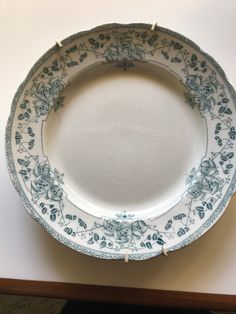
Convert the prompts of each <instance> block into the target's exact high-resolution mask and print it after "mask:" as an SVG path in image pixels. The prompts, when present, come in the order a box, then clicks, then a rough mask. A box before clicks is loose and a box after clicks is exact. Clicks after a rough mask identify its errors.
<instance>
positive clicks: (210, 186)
mask: <svg viewBox="0 0 236 314" xmlns="http://www.w3.org/2000/svg"><path fill="white" fill-rule="evenodd" d="M202 185H203V189H204V190H205V191H206V192H210V193H211V194H215V193H216V192H218V191H219V189H220V183H219V181H218V179H217V178H216V177H212V176H206V177H205V178H204V179H203V180H202Z"/></svg>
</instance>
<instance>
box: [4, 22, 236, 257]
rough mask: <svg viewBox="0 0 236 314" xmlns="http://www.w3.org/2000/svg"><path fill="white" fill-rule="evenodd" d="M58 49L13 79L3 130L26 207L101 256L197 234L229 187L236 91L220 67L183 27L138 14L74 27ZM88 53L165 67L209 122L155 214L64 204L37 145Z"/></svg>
mask: <svg viewBox="0 0 236 314" xmlns="http://www.w3.org/2000/svg"><path fill="white" fill-rule="evenodd" d="M57 52H58V47H56V46H55V47H53V48H52V49H51V50H49V51H48V52H47V53H46V54H45V55H44V56H43V57H42V58H41V59H40V60H39V61H38V62H37V63H36V65H35V66H34V67H33V69H32V70H31V72H30V73H29V75H28V77H27V78H26V80H25V82H24V83H23V84H22V85H21V86H20V88H19V89H18V91H17V93H16V96H15V98H14V101H13V104H12V110H11V115H10V118H9V121H8V125H7V130H6V153H7V159H8V168H9V172H10V175H11V178H12V181H13V184H14V186H15V187H16V189H17V191H18V192H19V193H20V195H21V197H22V200H23V203H24V205H25V207H26V208H27V210H28V211H29V213H30V214H31V216H32V217H33V218H34V219H36V220H37V221H38V222H39V223H41V224H42V225H43V226H44V227H45V228H46V230H47V231H48V232H49V233H50V234H52V235H53V236H54V237H55V238H56V239H58V240H59V241H61V242H62V243H64V244H66V245H68V246H69V247H71V248H73V249H75V250H78V251H80V252H82V253H86V254H89V255H93V256H96V257H101V258H115V259H120V258H123V257H124V254H125V253H126V252H128V254H129V258H130V259H136V260H142V259H147V258H150V257H153V256H156V255H159V254H160V253H161V252H162V247H163V246H165V247H166V248H167V249H168V250H175V249H178V248H181V247H183V246H185V245H186V244H188V243H191V242H192V241H193V240H195V239H197V238H198V237H199V236H200V235H201V234H202V233H204V232H205V231H206V230H207V229H209V227H210V226H212V225H213V223H214V222H215V220H217V219H218V218H219V217H220V215H221V214H222V212H223V210H224V209H225V206H226V204H227V202H228V201H229V199H230V197H231V195H232V193H233V191H234V188H235V153H234V151H235V147H234V145H235V138H236V130H235V103H236V97H235V92H234V90H233V88H232V87H231V85H230V84H229V82H228V81H227V79H226V78H225V75H224V73H223V71H222V69H221V68H220V67H219V65H218V64H217V63H216V62H215V61H214V60H213V59H212V58H211V57H209V56H208V55H206V54H205V53H203V52H202V51H201V50H200V49H199V48H198V47H197V46H196V45H195V44H194V43H193V42H191V41H189V40H188V39H186V38H185V37H183V36H181V35H179V34H177V33H174V32H172V31H169V30H167V29H164V28H159V29H158V31H156V32H152V31H151V30H150V26H149V25H144V24H131V25H117V24H115V25H104V26H102V27H99V28H97V29H94V30H92V31H88V32H82V33H78V34H76V35H73V36H71V37H69V38H68V39H66V40H65V41H64V42H63V48H62V49H61V50H60V56H59V54H58V53H57ZM91 60H93V62H94V63H98V62H99V63H103V64H114V66H115V67H118V68H122V69H123V70H125V71H126V70H129V68H131V67H134V66H136V64H138V63H140V62H141V63H147V62H149V63H153V64H156V63H157V64H158V65H162V66H163V67H168V68H171V69H172V71H173V72H174V73H176V76H177V77H179V79H180V80H181V81H182V82H184V84H185V86H186V90H187V92H186V93H185V99H186V102H187V103H188V104H189V105H190V106H191V107H192V108H193V107H195V106H197V108H198V110H199V113H200V115H201V116H202V118H203V119H204V120H205V122H206V126H207V135H208V143H207V147H206V154H205V155H204V156H203V157H202V160H201V161H200V162H199V166H198V168H195V167H193V169H192V170H191V171H190V173H189V176H188V177H187V179H186V191H185V193H184V194H183V195H182V200H181V205H180V206H179V205H178V206H176V207H174V208H173V209H171V210H170V211H169V212H168V213H166V214H165V215H163V216H161V217H157V218H152V219H146V220H140V219H136V218H135V215H134V214H132V213H128V212H126V211H124V210H122V209H121V211H120V212H118V213H116V214H115V215H114V217H113V218H110V217H93V216H91V215H89V214H88V213H86V212H84V211H82V210H80V209H78V208H76V206H75V205H73V204H71V203H70V206H69V205H68V199H67V195H66V193H65V191H64V188H63V185H64V176H63V174H62V173H61V172H60V171H59V170H57V169H55V168H53V167H52V166H51V164H50V161H49V160H48V158H47V156H46V155H45V154H44V152H43V139H42V137H41V128H42V124H43V122H44V121H46V120H47V116H48V114H49V112H50V111H51V110H53V111H55V112H56V111H57V110H59V109H60V107H62V106H63V104H64V101H65V97H64V96H63V90H64V88H65V87H66V86H67V85H68V84H69V83H70V80H71V79H72V77H73V75H74V74H75V73H77V72H79V71H81V70H84V69H86V67H88V66H90V65H91ZM118 70H119V69H118ZM72 205H73V206H72Z"/></svg>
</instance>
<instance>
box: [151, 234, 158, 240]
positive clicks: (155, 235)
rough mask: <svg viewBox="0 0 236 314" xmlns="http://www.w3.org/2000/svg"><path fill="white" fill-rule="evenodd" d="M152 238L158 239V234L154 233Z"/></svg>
mask: <svg viewBox="0 0 236 314" xmlns="http://www.w3.org/2000/svg"><path fill="white" fill-rule="evenodd" d="M152 240H153V241H156V240H157V234H156V233H153V235H152Z"/></svg>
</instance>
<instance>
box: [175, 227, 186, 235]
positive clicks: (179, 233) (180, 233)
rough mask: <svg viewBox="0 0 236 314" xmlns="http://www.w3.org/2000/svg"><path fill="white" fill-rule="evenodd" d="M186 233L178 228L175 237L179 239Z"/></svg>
mask: <svg viewBox="0 0 236 314" xmlns="http://www.w3.org/2000/svg"><path fill="white" fill-rule="evenodd" d="M185 233H186V231H185V230H184V229H183V228H179V231H178V232H177V235H178V236H179V237H181V236H182V235H184V234H185Z"/></svg>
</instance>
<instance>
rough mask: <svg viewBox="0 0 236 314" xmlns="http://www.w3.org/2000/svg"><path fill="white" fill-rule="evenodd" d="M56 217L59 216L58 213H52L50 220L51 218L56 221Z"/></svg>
mask: <svg viewBox="0 0 236 314" xmlns="http://www.w3.org/2000/svg"><path fill="white" fill-rule="evenodd" d="M56 218H57V216H56V214H51V215H50V220H51V221H53V222H54V221H55V220H56Z"/></svg>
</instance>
